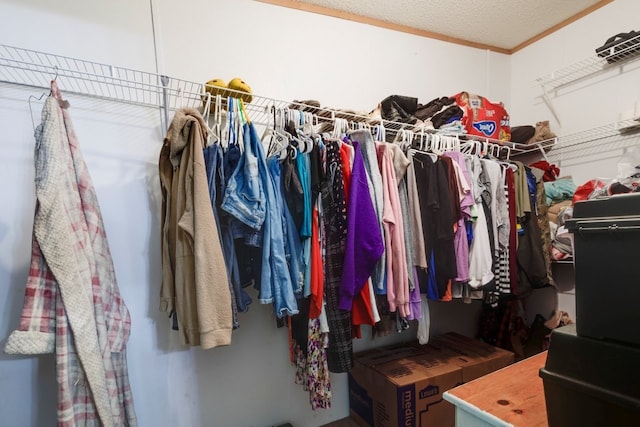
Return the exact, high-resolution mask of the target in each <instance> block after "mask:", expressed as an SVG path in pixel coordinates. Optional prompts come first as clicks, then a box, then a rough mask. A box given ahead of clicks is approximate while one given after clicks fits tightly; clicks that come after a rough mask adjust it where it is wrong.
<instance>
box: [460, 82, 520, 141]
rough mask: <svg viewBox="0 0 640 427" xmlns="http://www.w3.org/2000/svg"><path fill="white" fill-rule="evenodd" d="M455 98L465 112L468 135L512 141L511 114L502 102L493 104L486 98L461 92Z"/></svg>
mask: <svg viewBox="0 0 640 427" xmlns="http://www.w3.org/2000/svg"><path fill="white" fill-rule="evenodd" d="M453 98H455V100H456V103H457V104H458V106H459V107H460V108H461V109H462V111H463V112H464V116H463V117H462V125H463V126H464V127H465V129H466V130H467V133H468V134H470V135H478V136H484V137H486V138H491V139H499V140H501V141H509V140H511V127H510V125H509V114H508V113H507V110H505V108H504V105H503V104H502V102H500V103H493V102H491V101H489V100H488V99H487V98H485V97H482V96H479V95H473V94H470V93H468V92H460V93H458V94H456V95H454V96H453Z"/></svg>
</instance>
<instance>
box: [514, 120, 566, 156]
mask: <svg viewBox="0 0 640 427" xmlns="http://www.w3.org/2000/svg"><path fill="white" fill-rule="evenodd" d="M555 137H556V134H555V133H553V132H552V131H551V126H550V125H549V121H548V120H543V121H540V122H537V123H536V125H535V126H530V125H526V126H514V127H512V128H511V142H515V143H518V144H525V145H532V144H537V143H539V142H543V141H548V140H551V139H553V138H555ZM543 148H544V149H545V150H549V149H550V148H551V145H547V144H545V146H544V147H543Z"/></svg>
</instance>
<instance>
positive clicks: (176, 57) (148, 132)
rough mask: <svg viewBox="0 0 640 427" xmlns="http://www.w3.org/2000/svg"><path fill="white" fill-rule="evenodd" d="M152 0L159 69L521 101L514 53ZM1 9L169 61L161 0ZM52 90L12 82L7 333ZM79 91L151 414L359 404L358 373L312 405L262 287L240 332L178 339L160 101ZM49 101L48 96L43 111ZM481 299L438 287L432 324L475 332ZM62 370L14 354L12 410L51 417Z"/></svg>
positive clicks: (41, 420)
mask: <svg viewBox="0 0 640 427" xmlns="http://www.w3.org/2000/svg"><path fill="white" fill-rule="evenodd" d="M154 4H155V6H154V8H155V11H156V12H157V27H156V35H157V39H156V40H157V42H158V46H159V48H160V51H161V56H160V71H161V72H163V73H167V74H169V75H173V76H176V77H179V78H183V79H188V80H195V81H206V80H208V79H210V78H213V77H221V78H224V79H226V80H229V79H231V78H232V77H235V76H240V77H243V78H244V79H246V80H247V81H248V82H249V83H250V84H251V85H252V87H253V89H254V91H255V92H256V93H258V94H261V95H265V96H271V97H277V98H280V99H293V98H298V99H304V98H316V99H318V100H320V101H321V102H322V103H323V104H324V105H328V106H331V107H340V108H351V109H356V110H364V111H369V110H371V109H372V108H373V107H374V106H375V105H376V103H377V102H378V101H380V100H381V99H382V98H384V97H385V96H387V95H390V94H394V93H397V94H403V95H414V96H417V97H419V98H420V100H421V101H422V102H427V101H429V100H430V99H432V98H434V97H436V96H442V95H450V94H453V93H456V92H458V91H461V90H468V91H471V92H477V93H480V94H484V95H486V96H488V97H489V98H490V99H492V100H494V101H498V100H501V101H503V102H505V104H506V105H507V106H509V104H510V102H511V100H510V86H509V79H510V68H509V64H510V62H509V58H508V57H507V56H505V55H500V54H494V53H488V52H485V51H480V50H476V49H472V48H466V47H461V46H457V45H452V44H448V43H444V42H439V41H434V40H428V39H424V38H420V37H415V36H411V35H407V34H401V33H396V32H393V31H389V30H385V29H380V28H376V27H371V26H367V25H362V24H355V23H350V22H346V21H342V20H339V19H334V18H329V17H324V16H318V15H312V14H307V13H304V12H299V11H293V10H289V9H283V8H279V7H275V6H269V5H265V4H262V3H257V2H253V1H248V0H215V1H204V0H187V1H182V2H172V1H165V0H159V1H158V2H157V3H154ZM0 16H2V17H3V20H2V21H3V24H2V26H0V43H3V44H8V45H15V46H19V47H26V48H31V49H35V50H40V51H45V52H51V53H56V54H61V55H67V56H71V57H78V58H82V59H88V60H94V61H98V62H104V63H109V64H113V65H118V66H124V67H130V68H137V69H141V70H145V71H154V70H155V57H154V47H153V41H154V40H153V31H152V25H151V10H150V3H149V2H147V1H142V0H136V1H125V0H117V1H111V2H100V1H97V0H91V1H85V2H77V1H73V0H65V1H59V2H47V1H44V0H27V1H18V0H9V1H7V0H0ZM205 18H206V20H205ZM447 58H455V59H456V61H455V65H453V64H454V62H453V61H451V63H450V64H449V65H447V64H446V63H445V61H444V59H447ZM62 90H63V91H64V87H62ZM40 93H41V92H40V91H38V90H30V89H24V88H17V87H15V86H13V85H6V84H2V85H0V127H1V128H2V129H3V130H4V131H3V133H2V136H1V137H0V154H1V155H0V179H1V182H3V183H4V185H2V186H0V198H1V200H3V204H2V209H0V283H2V286H0V304H1V307H2V311H1V313H2V314H1V315H0V340H1V341H0V345H3V344H4V339H5V338H6V337H7V336H8V334H9V333H10V331H11V330H13V329H14V328H15V327H17V325H18V318H19V313H20V307H21V303H22V295H23V292H24V283H25V280H26V277H27V274H28V266H29V256H30V237H31V227H32V218H33V211H34V205H35V200H34V194H33V193H34V190H33V136H32V132H33V129H32V122H31V118H30V116H29V108H28V104H27V99H28V97H29V95H32V94H35V95H40ZM70 101H71V105H72V109H71V115H72V117H73V119H74V122H75V125H76V128H77V133H78V136H79V139H80V143H81V145H82V148H83V152H84V154H85V157H86V160H87V163H88V166H89V170H90V171H91V173H92V176H93V180H94V184H95V186H96V191H97V193H98V198H99V200H100V204H101V207H102V213H103V216H104V219H105V225H106V229H107V233H108V236H109V240H110V243H111V247H112V253H113V256H114V263H115V269H116V274H117V277H118V280H119V284H120V288H121V291H122V293H123V295H124V298H125V301H126V302H127V305H128V307H129V309H130V311H131V314H132V321H133V330H132V335H131V340H130V342H129V346H128V351H129V362H130V365H129V373H130V377H131V383H132V387H133V393H134V398H135V403H136V409H137V413H138V417H139V421H140V425H141V426H143V427H144V426H154V427H155V426H199V425H202V426H225V427H229V426H269V425H273V424H277V423H280V422H284V421H290V422H292V423H293V424H294V425H295V426H317V425H322V424H324V423H327V422H330V421H332V420H335V419H339V418H342V417H345V416H347V414H348V395H347V382H346V375H344V374H341V375H333V377H332V380H333V407H332V409H330V410H319V411H316V412H313V411H311V409H310V407H309V404H308V397H307V395H306V393H305V392H303V391H302V389H301V387H300V386H297V385H294V384H293V375H294V370H293V368H292V367H291V366H290V365H289V363H288V351H287V337H286V331H285V330H282V329H280V330H279V329H276V327H275V321H274V318H273V316H272V315H271V311H272V310H271V308H270V307H268V306H259V305H258V304H256V303H254V304H253V305H252V306H251V308H250V311H249V312H248V313H246V314H242V315H241V317H240V323H241V327H240V329H239V330H237V331H236V332H234V335H233V344H232V346H230V347H228V348H218V349H214V350H211V351H201V350H199V349H185V348H182V347H181V346H179V344H178V343H177V342H176V337H175V334H174V333H172V332H171V331H170V330H169V322H168V319H167V318H166V316H165V315H164V314H163V313H160V312H159V311H158V305H159V304H158V299H159V297H158V293H159V288H158V287H159V283H160V254H159V212H160V208H159V188H158V176H157V171H156V169H157V156H158V153H159V150H160V145H161V140H162V130H161V129H160V121H159V115H158V112H157V111H156V110H153V109H149V108H144V107H134V106H130V105H125V104H119V103H112V102H105V101H99V100H95V99H83V98H81V97H71V98H70ZM39 109H40V104H37V103H36V104H35V105H34V117H35V118H36V119H37V117H38V114H39ZM479 308H480V306H479V304H478V303H475V304H472V305H469V306H466V305H464V304H461V303H459V302H454V303H432V304H431V309H432V315H433V316H432V328H433V331H434V332H435V333H438V332H444V331H447V330H457V331H460V332H463V333H467V334H474V333H475V328H476V323H477V322H476V321H477V317H478V313H479ZM414 333H415V328H414V329H412V330H410V331H409V332H408V333H405V334H403V335H399V336H398V335H394V336H391V337H389V338H385V339H377V340H372V339H371V338H370V336H369V334H365V338H364V339H363V340H362V341H360V342H357V343H356V348H357V349H364V348H367V347H370V346H373V345H380V344H383V343H387V342H391V341H397V340H408V339H411V338H412V337H413V336H414V335H413V334H414ZM54 378H55V377H54V362H53V358H52V356H50V355H47V356H40V357H14V356H7V355H0V394H1V395H2V396H3V398H2V399H0V419H2V422H1V424H2V425H11V426H43V425H51V423H52V422H53V421H52V420H53V419H54V418H55V402H56V397H55V385H54V381H55V379H54Z"/></svg>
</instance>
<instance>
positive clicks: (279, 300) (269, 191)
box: [227, 123, 298, 318]
mask: <svg viewBox="0 0 640 427" xmlns="http://www.w3.org/2000/svg"><path fill="white" fill-rule="evenodd" d="M243 131H244V137H245V151H246V150H251V151H252V152H253V153H255V157H256V160H257V169H258V176H259V178H260V182H261V184H262V188H263V189H264V195H265V200H266V203H265V205H264V206H265V213H266V216H265V217H264V218H265V219H264V228H263V239H262V277H261V279H260V302H261V303H262V304H269V303H271V302H273V303H274V309H275V313H276V316H277V317H278V318H282V317H284V316H292V315H294V314H298V304H297V301H296V298H295V295H294V294H293V284H292V281H291V276H290V273H289V266H288V265H287V259H286V255H285V248H284V230H283V226H282V214H281V212H280V211H278V199H277V198H276V197H277V196H276V192H279V191H280V184H279V180H278V181H277V182H276V181H275V180H274V177H273V176H272V175H271V174H270V173H269V170H268V168H267V162H266V159H265V155H264V149H263V147H262V142H261V141H260V138H259V137H258V132H257V130H256V129H255V127H254V126H253V123H248V124H245V125H244V129H243ZM227 190H228V187H227Z"/></svg>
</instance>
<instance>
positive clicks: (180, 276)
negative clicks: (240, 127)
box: [159, 109, 232, 349]
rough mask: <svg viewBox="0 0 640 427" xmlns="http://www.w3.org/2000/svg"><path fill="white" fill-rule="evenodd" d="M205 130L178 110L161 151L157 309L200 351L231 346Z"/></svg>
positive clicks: (195, 117) (196, 116)
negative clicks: (174, 318)
mask: <svg viewBox="0 0 640 427" xmlns="http://www.w3.org/2000/svg"><path fill="white" fill-rule="evenodd" d="M206 135H207V128H206V126H205V123H204V120H203V119H202V116H201V115H200V113H199V112H198V111H197V110H195V109H182V110H178V111H177V112H176V114H175V116H174V118H173V121H172V122H171V125H170V126H169V130H168V132H167V136H166V138H165V140H164V144H163V147H162V150H161V152H160V160H159V168H160V184H161V187H162V286H161V290H160V310H162V311H168V312H171V311H173V310H175V312H176V314H177V319H178V328H179V331H180V332H179V333H180V338H181V341H182V342H183V343H184V344H189V345H194V346H197V345H201V346H202V348H203V349H208V348H213V347H216V346H219V345H229V344H231V331H232V313H231V295H230V292H229V285H228V278H227V272H226V267H225V263H224V257H223V253H222V247H221V245H220V239H219V237H218V229H217V226H216V223H215V219H214V216H213V210H212V207H211V200H210V198H209V189H208V184H207V176H206V170H205V163H204V154H203V151H202V150H203V148H204V144H205V141H206Z"/></svg>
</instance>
